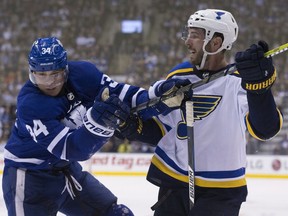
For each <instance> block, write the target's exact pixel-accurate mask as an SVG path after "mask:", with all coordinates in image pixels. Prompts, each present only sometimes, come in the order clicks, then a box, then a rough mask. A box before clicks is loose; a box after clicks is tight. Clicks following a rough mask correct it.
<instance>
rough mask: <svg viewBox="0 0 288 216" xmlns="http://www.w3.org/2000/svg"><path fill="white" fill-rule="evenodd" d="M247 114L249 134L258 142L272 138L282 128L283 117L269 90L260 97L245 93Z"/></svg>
mask: <svg viewBox="0 0 288 216" xmlns="http://www.w3.org/2000/svg"><path fill="white" fill-rule="evenodd" d="M247 99H248V106H249V113H248V114H247V116H246V124H247V128H248V131H249V133H250V134H251V135H252V136H253V137H255V138H257V139H260V140H267V139H270V138H272V137H274V136H275V135H276V134H277V133H278V132H279V131H280V129H281V128H282V124H283V117H282V114H281V112H280V110H279V109H278V108H277V107H276V104H275V101H274V97H273V95H272V92H271V90H270V89H269V90H268V91H267V92H265V93H264V94H261V95H255V94H252V93H247Z"/></svg>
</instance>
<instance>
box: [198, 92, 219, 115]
mask: <svg viewBox="0 0 288 216" xmlns="http://www.w3.org/2000/svg"><path fill="white" fill-rule="evenodd" d="M221 98H222V97H221V96H214V95H193V104H194V120H201V119H203V118H205V117H206V116H208V115H209V114H210V113H212V112H213V111H214V110H215V109H216V107H217V106H218V104H219V103H220V101H221Z"/></svg>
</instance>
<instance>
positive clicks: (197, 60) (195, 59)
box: [190, 50, 204, 65]
mask: <svg viewBox="0 0 288 216" xmlns="http://www.w3.org/2000/svg"><path fill="white" fill-rule="evenodd" d="M203 55H204V52H203V50H201V51H198V52H197V53H193V54H190V62H191V63H192V64H193V65H200V64H201V61H202V58H203Z"/></svg>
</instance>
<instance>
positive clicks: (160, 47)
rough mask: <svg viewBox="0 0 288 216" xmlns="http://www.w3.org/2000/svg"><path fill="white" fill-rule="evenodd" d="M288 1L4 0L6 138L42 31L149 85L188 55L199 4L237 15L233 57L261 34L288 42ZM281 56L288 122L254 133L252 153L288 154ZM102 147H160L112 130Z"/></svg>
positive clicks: (82, 56) (1, 98)
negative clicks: (269, 135) (263, 134)
mask: <svg viewBox="0 0 288 216" xmlns="http://www.w3.org/2000/svg"><path fill="white" fill-rule="evenodd" d="M287 7H288V2H287V1H286V0H275V1H268V0H250V1H246V0H237V1H234V0H222V1H214V0H203V1H192V0H153V1H152V0H145V1H143V0H77V1H72V0H49V1H41V0H1V2H0V33H1V37H0V74H1V76H0V93H1V94H0V143H1V145H0V146H1V147H2V148H3V146H4V145H5V143H6V140H7V138H8V136H9V134H10V130H11V126H12V125H13V124H14V120H15V105H16V103H17V101H16V98H17V94H18V92H19V89H20V88H21V86H22V85H23V83H24V82H25V81H26V80H27V79H28V64H27V55H28V52H29V49H30V47H31V45H32V43H33V41H34V40H35V39H37V38H38V37H47V36H56V37H58V38H59V39H60V40H61V42H62V43H63V45H64V47H65V48H66V49H67V51H68V59H69V60H88V61H91V62H93V63H95V64H96V65H97V67H98V68H99V69H100V70H101V71H102V72H104V73H106V74H108V75H109V76H111V77H112V78H113V79H115V80H116V81H119V82H127V83H131V84H134V85H138V86H142V87H145V88H147V87H148V86H149V85H150V84H151V83H153V82H154V81H156V80H158V79H160V78H163V77H165V75H166V74H167V72H168V71H169V70H170V69H171V68H172V67H173V66H175V65H176V64H178V63H180V62H182V61H185V60H187V57H186V55H187V49H186V47H185V45H184V42H183V41H182V40H181V39H180V38H181V32H182V30H183V27H184V25H185V24H186V21H187V19H188V18H189V16H190V15H191V14H192V13H194V12H195V11H197V10H199V9H206V8H218V9H224V10H228V11H230V12H231V13H232V14H233V15H234V17H235V19H236V21H237V22H238V25H239V37H238V40H237V42H236V43H235V44H234V46H233V48H232V51H231V52H230V61H231V63H232V62H234V55H235V53H236V52H237V51H240V50H244V49H246V48H248V47H249V46H250V44H252V43H255V42H257V41H258V40H265V41H267V42H268V44H269V45H270V48H274V47H277V46H279V45H281V44H284V43H287V42H288V41H287V39H288V37H287V35H288V22H287V20H288V15H287V13H286V10H287ZM125 20H130V21H132V24H133V21H137V23H138V24H139V22H140V26H138V27H133V26H130V27H131V28H132V31H131V32H129V29H128V32H129V33H127V32H126V31H125V28H124V27H123V26H122V24H123V21H125ZM141 25H142V26H141ZM134 28H135V30H133V29H134ZM273 59H274V64H275V66H276V68H277V70H278V79H277V81H276V83H275V84H274V86H273V91H274V95H275V98H276V102H277V104H278V105H279V106H280V107H281V110H282V112H283V114H284V119H285V120H284V125H283V130H282V131H281V132H280V133H279V134H278V135H277V136H276V137H275V138H273V139H272V140H270V141H268V142H265V143H264V142H260V141H257V140H255V139H253V138H251V137H249V136H248V145H247V152H248V153H249V154H280V155H288V135H287V134H288V123H287V119H288V81H287V80H288V61H287V53H286V54H282V55H278V56H276V57H274V58H273ZM102 151H113V152H117V151H119V152H152V151H153V148H152V147H149V146H148V145H146V144H143V143H139V142H132V143H128V142H127V141H122V140H118V139H116V138H112V139H111V140H110V141H109V143H108V144H107V145H105V147H104V148H103V149H102Z"/></svg>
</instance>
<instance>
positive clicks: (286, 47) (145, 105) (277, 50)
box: [132, 43, 288, 113]
mask: <svg viewBox="0 0 288 216" xmlns="http://www.w3.org/2000/svg"><path fill="white" fill-rule="evenodd" d="M287 50H288V43H286V44H283V45H281V46H279V47H276V48H274V49H272V50H269V51H268V52H266V53H265V54H264V56H265V57H266V58H268V57H272V56H275V55H278V54H280V53H282V52H285V51H287ZM235 70H236V66H235V63H234V64H231V67H230V68H228V69H226V70H223V71H219V72H217V73H215V74H213V75H210V76H207V77H205V78H204V79H202V80H200V81H198V82H195V83H191V84H189V85H187V86H184V87H182V88H180V89H177V90H176V91H173V92H171V93H170V94H168V95H163V96H162V97H155V98H152V99H151V100H149V101H147V102H144V103H142V104H139V105H138V106H137V107H135V108H133V109H132V112H133V113H134V112H139V111H141V110H144V109H146V108H148V107H151V106H154V105H155V104H157V103H158V102H160V101H165V100H167V99H169V98H172V97H174V96H175V95H178V94H181V93H185V92H187V91H189V90H190V89H195V88H197V87H200V86H202V85H204V84H206V83H208V82H211V81H213V80H216V79H218V78H220V77H223V76H226V75H228V74H231V73H233V72H234V71H235Z"/></svg>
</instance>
